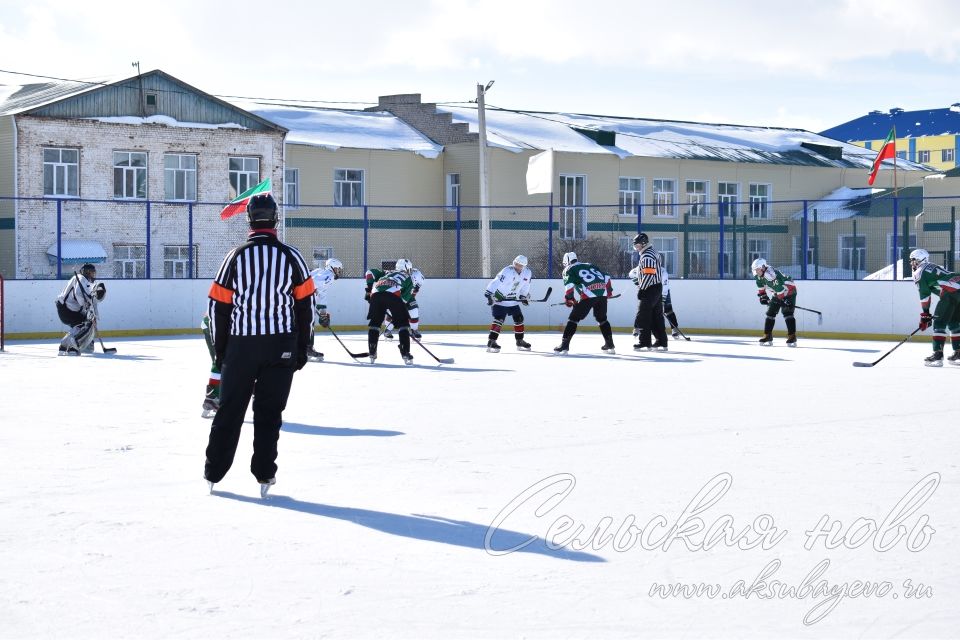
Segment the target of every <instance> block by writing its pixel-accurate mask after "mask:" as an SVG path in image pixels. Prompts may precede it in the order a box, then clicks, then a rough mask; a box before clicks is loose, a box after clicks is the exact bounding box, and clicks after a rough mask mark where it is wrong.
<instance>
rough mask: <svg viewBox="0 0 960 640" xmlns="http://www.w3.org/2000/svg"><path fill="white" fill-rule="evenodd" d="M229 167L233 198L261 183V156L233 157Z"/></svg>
mask: <svg viewBox="0 0 960 640" xmlns="http://www.w3.org/2000/svg"><path fill="white" fill-rule="evenodd" d="M228 167H229V169H228V170H229V173H230V198H231V199H233V198H236V197H237V196H238V195H240V194H241V193H243V192H244V191H247V190H248V189H250V188H251V187H255V186H257V185H258V184H260V158H242V157H231V158H229V159H228Z"/></svg>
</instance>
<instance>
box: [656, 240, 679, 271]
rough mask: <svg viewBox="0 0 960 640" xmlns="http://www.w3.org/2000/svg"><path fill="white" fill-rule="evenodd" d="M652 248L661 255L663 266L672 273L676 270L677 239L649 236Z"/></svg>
mask: <svg viewBox="0 0 960 640" xmlns="http://www.w3.org/2000/svg"><path fill="white" fill-rule="evenodd" d="M650 242H651V243H652V244H653V248H654V249H656V250H657V251H658V252H659V253H660V255H661V256H663V268H664V269H666V270H667V273H669V274H670V275H673V274H675V273H676V272H677V239H676V238H664V237H657V238H651V239H650Z"/></svg>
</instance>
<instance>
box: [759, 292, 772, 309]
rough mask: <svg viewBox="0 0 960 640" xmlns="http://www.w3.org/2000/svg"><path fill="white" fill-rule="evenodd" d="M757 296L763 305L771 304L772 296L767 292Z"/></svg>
mask: <svg viewBox="0 0 960 640" xmlns="http://www.w3.org/2000/svg"><path fill="white" fill-rule="evenodd" d="M757 297H759V298H760V304H762V305H763V306H767V305H768V304H770V297H769V296H768V295H767V294H766V293H758V294H757Z"/></svg>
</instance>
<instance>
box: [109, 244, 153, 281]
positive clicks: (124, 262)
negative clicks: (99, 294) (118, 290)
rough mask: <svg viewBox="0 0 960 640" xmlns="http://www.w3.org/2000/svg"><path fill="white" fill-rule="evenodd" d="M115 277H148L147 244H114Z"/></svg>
mask: <svg viewBox="0 0 960 640" xmlns="http://www.w3.org/2000/svg"><path fill="white" fill-rule="evenodd" d="M113 277H114V278H146V277H147V245H144V244H115V245H113Z"/></svg>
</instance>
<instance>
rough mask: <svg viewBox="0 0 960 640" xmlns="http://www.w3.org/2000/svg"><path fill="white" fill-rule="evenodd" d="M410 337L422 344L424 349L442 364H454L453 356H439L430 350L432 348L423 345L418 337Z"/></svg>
mask: <svg viewBox="0 0 960 640" xmlns="http://www.w3.org/2000/svg"><path fill="white" fill-rule="evenodd" d="M410 339H411V340H413V341H414V342H416V343H417V344H418V345H420V346H421V347H422V348H423V350H424V351H426V352H427V353H429V354H430V357H431V358H433V359H434V360H436V361H437V362H439V363H440V364H453V358H438V357H437V356H435V355H433V352H432V351H430V349H427V348H426V347H425V346H424V345H423V343H422V342H420V341H419V340H417V339H416V338H414V337H413V336H410Z"/></svg>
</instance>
